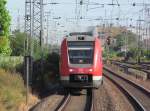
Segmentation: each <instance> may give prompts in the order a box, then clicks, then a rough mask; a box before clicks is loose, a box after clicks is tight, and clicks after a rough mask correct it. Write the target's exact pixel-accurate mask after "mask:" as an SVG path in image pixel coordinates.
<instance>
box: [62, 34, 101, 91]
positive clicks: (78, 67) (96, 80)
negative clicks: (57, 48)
mask: <svg viewBox="0 0 150 111" xmlns="http://www.w3.org/2000/svg"><path fill="white" fill-rule="evenodd" d="M102 68H103V63H102V48H101V43H100V40H99V39H98V38H97V37H93V36H89V35H72V36H68V37H66V38H65V39H64V40H63V42H62V44H61V54H60V81H61V84H62V85H63V86H64V87H66V88H98V87H99V86H100V84H101V83H102Z"/></svg>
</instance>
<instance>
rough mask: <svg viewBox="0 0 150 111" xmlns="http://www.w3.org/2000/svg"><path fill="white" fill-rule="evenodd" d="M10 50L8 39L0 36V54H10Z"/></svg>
mask: <svg viewBox="0 0 150 111" xmlns="http://www.w3.org/2000/svg"><path fill="white" fill-rule="evenodd" d="M11 52H12V50H11V49H10V47H9V39H8V38H6V37H0V55H10V54H11Z"/></svg>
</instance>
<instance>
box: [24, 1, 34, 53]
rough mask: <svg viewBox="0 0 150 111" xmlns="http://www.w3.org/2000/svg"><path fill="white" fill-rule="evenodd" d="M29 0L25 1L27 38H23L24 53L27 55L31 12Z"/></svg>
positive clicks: (30, 31)
mask: <svg viewBox="0 0 150 111" xmlns="http://www.w3.org/2000/svg"><path fill="white" fill-rule="evenodd" d="M31 9H32V6H31V0H26V1H25V33H26V34H27V38H26V40H25V44H24V45H25V54H26V55H29V47H30V46H29V37H31V35H32V34H31V33H32V30H31V28H32V20H31V18H32V14H31V12H32V11H31Z"/></svg>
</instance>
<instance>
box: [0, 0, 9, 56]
mask: <svg viewBox="0 0 150 111" xmlns="http://www.w3.org/2000/svg"><path fill="white" fill-rule="evenodd" d="M6 3H7V2H6V0H0V55H10V54H11V49H10V46H9V45H10V42H9V38H8V36H9V27H10V21H11V17H10V15H9V12H8V11H7V9H6V6H5V5H6Z"/></svg>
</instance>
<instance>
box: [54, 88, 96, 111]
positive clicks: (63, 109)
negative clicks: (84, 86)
mask: <svg viewBox="0 0 150 111" xmlns="http://www.w3.org/2000/svg"><path fill="white" fill-rule="evenodd" d="M93 97H94V94H93V91H92V90H91V89H89V90H87V91H86V94H81V95H80V94H77V95H75V94H70V93H68V95H67V96H66V97H65V98H64V100H63V101H62V102H61V103H60V104H59V105H58V107H57V108H56V110H55V111H94V104H93V103H94V100H93Z"/></svg>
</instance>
